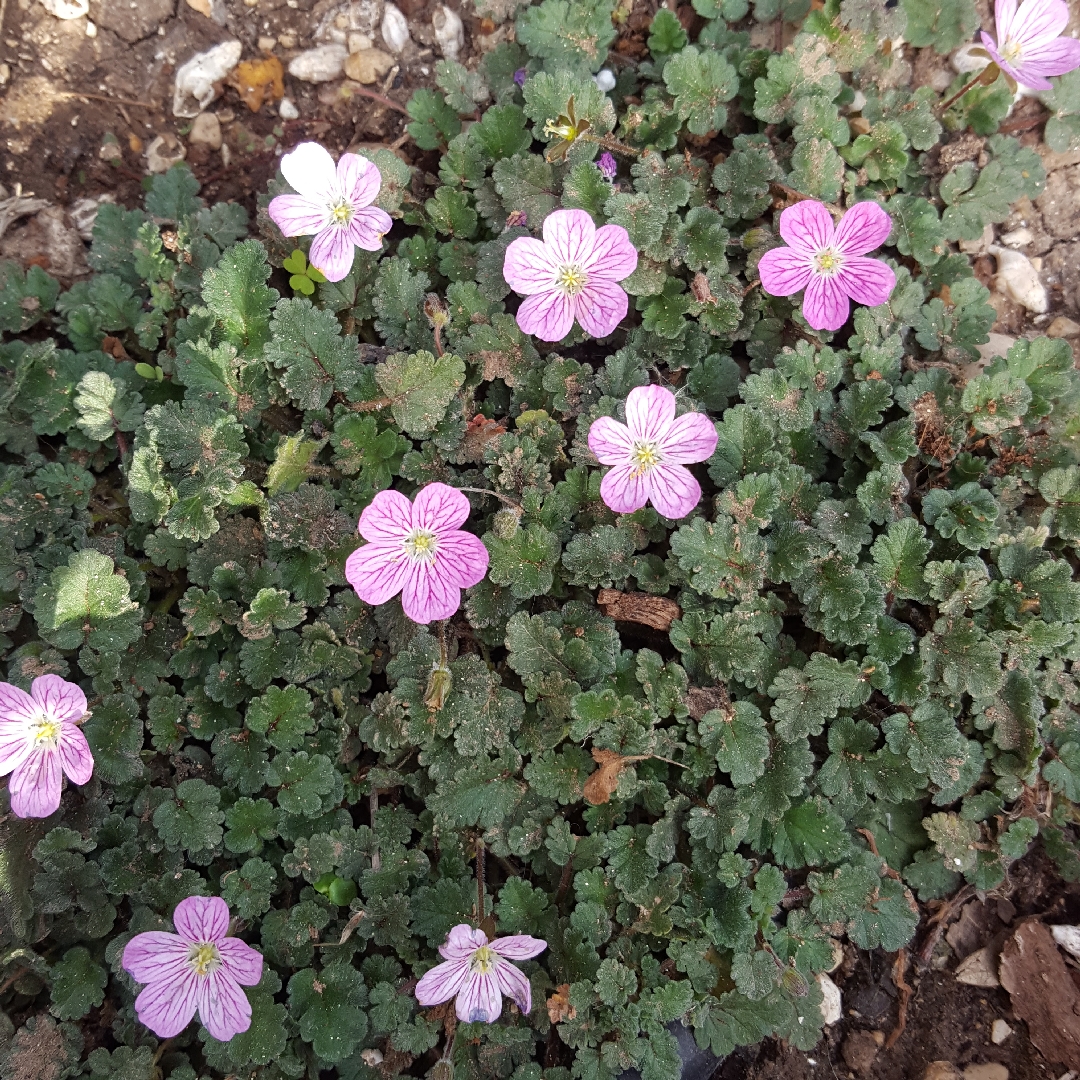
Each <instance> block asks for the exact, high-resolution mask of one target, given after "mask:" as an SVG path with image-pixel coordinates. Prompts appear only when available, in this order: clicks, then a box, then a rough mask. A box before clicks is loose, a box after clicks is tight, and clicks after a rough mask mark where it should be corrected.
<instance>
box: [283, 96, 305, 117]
mask: <svg viewBox="0 0 1080 1080" xmlns="http://www.w3.org/2000/svg"><path fill="white" fill-rule="evenodd" d="M278 116H280V117H281V119H282V120H298V119H299V118H300V110H299V109H298V108H297V107H296V106H295V105H294V104H293V103H292V99H291V98H287V97H283V98H282V99H281V104H280V105H279V106H278Z"/></svg>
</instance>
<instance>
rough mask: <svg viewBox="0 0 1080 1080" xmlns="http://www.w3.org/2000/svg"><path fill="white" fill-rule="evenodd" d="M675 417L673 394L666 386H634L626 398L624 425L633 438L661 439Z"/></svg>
mask: <svg viewBox="0 0 1080 1080" xmlns="http://www.w3.org/2000/svg"><path fill="white" fill-rule="evenodd" d="M674 419H675V395H674V394H673V393H672V392H671V391H670V390H669V389H668V388H667V387H666V386H656V385H655V384H654V385H651V386H635V387H634V389H633V390H631V391H630V393H629V394H628V395H627V398H626V426H627V427H628V428H629V429H630V435H631V436H632V437H633V438H635V439H647V440H649V441H652V440H654V439H662V438H663V437H664V435H666V434H667V430H668V428H669V427H671V422H672V420H674Z"/></svg>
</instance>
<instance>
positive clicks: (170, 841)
mask: <svg viewBox="0 0 1080 1080" xmlns="http://www.w3.org/2000/svg"><path fill="white" fill-rule="evenodd" d="M169 796H170V798H169V799H167V800H166V801H165V802H162V803H161V805H160V806H158V808H157V809H156V810H155V811H154V828H155V829H156V830H157V833H158V835H159V836H160V837H161V839H162V840H164V841H165V844H166V846H167V847H168V848H169V850H170V851H175V850H176V849H177V848H185V849H187V850H188V851H189V852H202V851H207V850H210V849H213V848H215V847H217V846H218V845H219V844H220V843H221V839H222V836H223V832H222V828H221V823H222V822H223V821H224V820H225V813H224V811H222V810H221V809H220V802H221V792H220V791H219V790H218V789H217V788H216V787H211V786H210V785H209V784H208V783H207V782H206V781H205V780H198V779H193V780H182V781H181V782H180V783H179V784H177V786H176V791H175V792H171V791H170V792H169Z"/></svg>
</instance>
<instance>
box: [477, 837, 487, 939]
mask: <svg viewBox="0 0 1080 1080" xmlns="http://www.w3.org/2000/svg"><path fill="white" fill-rule="evenodd" d="M485 855H487V848H486V847H485V846H484V841H483V838H482V837H479V836H478V837H477V838H476V921H477V923H478V924H479V923H482V922H483V921H484V917H485V915H486V912H485V910H484V909H485V908H486V907H487V895H486V892H485V889H484V862H485V859H484V856H485Z"/></svg>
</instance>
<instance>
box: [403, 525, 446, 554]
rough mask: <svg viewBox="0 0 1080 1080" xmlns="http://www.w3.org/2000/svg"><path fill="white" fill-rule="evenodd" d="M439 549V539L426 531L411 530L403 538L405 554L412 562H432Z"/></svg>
mask: <svg viewBox="0 0 1080 1080" xmlns="http://www.w3.org/2000/svg"><path fill="white" fill-rule="evenodd" d="M438 547H439V538H438V537H437V536H436V535H435V534H434V533H433V532H430V531H429V530H428V529H413V531H412V532H411V533H409V535H408V536H406V537H405V554H406V555H408V556H409V558H410V559H412V561H413V562H420V561H423V562H433V561H434V559H435V552H436V551H437V550H438Z"/></svg>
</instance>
